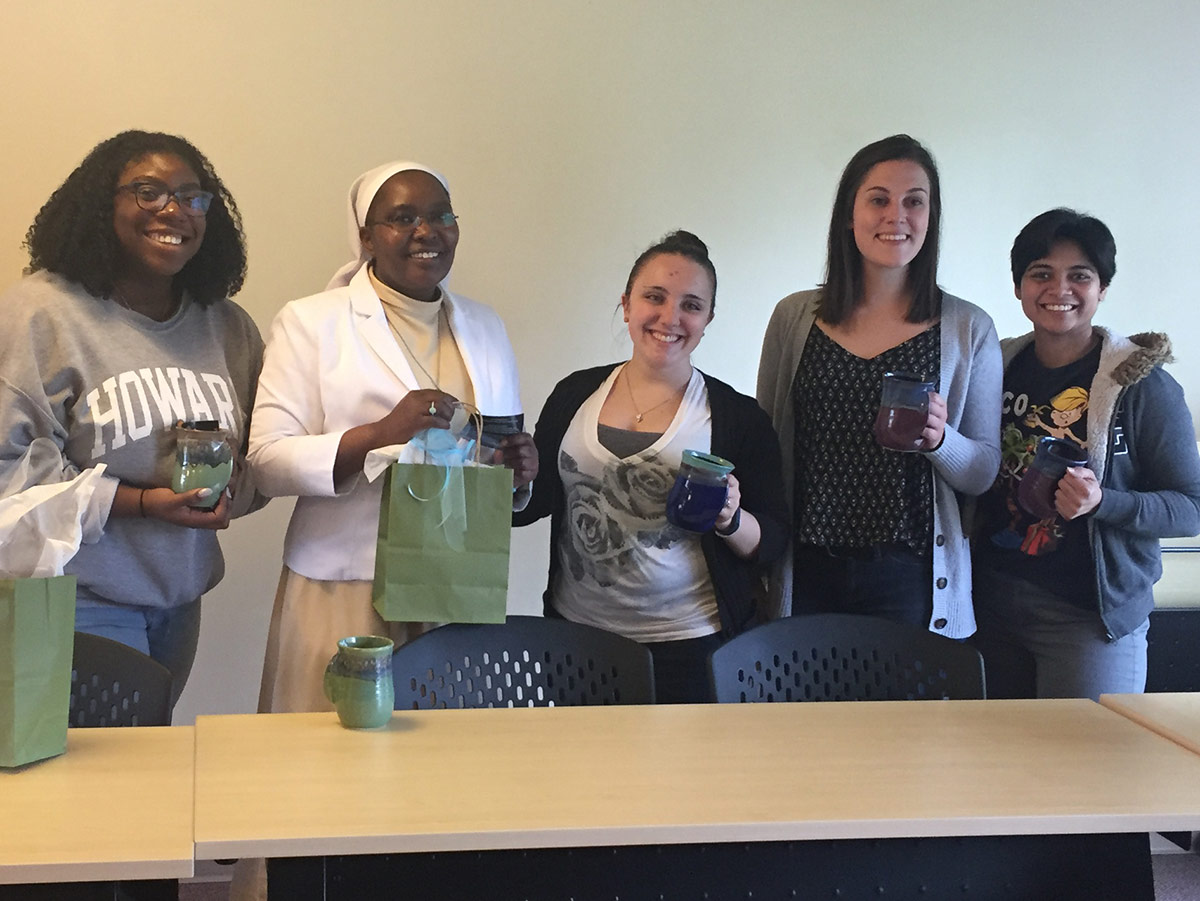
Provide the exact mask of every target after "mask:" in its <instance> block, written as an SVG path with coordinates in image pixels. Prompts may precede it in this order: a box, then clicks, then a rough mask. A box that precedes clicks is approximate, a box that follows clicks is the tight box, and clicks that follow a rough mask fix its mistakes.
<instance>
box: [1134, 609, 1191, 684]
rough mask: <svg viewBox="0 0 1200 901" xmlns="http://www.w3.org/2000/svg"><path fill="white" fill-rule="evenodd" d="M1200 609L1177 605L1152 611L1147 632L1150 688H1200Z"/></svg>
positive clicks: (1147, 680) (1147, 665)
mask: <svg viewBox="0 0 1200 901" xmlns="http://www.w3.org/2000/svg"><path fill="white" fill-rule="evenodd" d="M1197 642H1200V610H1198V609H1195V608H1173V607H1168V608H1165V609H1159V610H1155V611H1154V612H1153V613H1151V614H1150V631H1149V632H1148V633H1147V634H1146V644H1147V648H1146V691H1200V656H1197V654H1196V647H1197Z"/></svg>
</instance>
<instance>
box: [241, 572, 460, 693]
mask: <svg viewBox="0 0 1200 901" xmlns="http://www.w3.org/2000/svg"><path fill="white" fill-rule="evenodd" d="M436 625H437V624H436V623H389V622H385V621H384V620H383V618H382V617H380V615H379V614H378V613H377V612H376V611H375V608H374V607H373V606H372V605H371V582H370V580H367V579H364V580H356V581H351V582H324V581H318V580H316V579H309V578H307V577H305V576H302V575H300V574H298V573H295V572H292V571H291V570H290V569H288V568H287V567H286V566H285V567H284V568H283V573H282V575H280V577H279V590H278V591H276V592H275V607H274V609H273V610H272V612H271V627H270V630H269V631H268V633H267V653H266V658H265V660H264V661H263V675H262V687H261V689H260V690H259V694H258V712H259V713H314V712H319V711H329V710H333V704H331V703H330V702H329V700H328V699H327V698H326V697H325V691H324V689H323V687H322V685H323V682H324V677H325V667H326V666H327V665H328V663H329V658H331V657H332V656H333V655H334V654H335V653H336V652H337V643H338V641H339V640H340V639H343V638H345V637H347V636H349V635H386V636H387V637H388V638H390V639H392V641H394V642H395V643H396V645H397V647H398V646H400V645H402V644H404V643H405V642H407V641H411V640H412V639H414V638H416V637H417V636H418V635H423V634H424V633H426V632H428V631H429V630H430V629H432V628H434V627H435V626H436Z"/></svg>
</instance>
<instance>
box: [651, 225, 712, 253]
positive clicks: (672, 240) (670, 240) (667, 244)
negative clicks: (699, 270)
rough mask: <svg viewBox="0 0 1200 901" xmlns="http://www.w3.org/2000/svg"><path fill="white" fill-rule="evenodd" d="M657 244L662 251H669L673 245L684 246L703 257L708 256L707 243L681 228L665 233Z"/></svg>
mask: <svg viewBox="0 0 1200 901" xmlns="http://www.w3.org/2000/svg"><path fill="white" fill-rule="evenodd" d="M659 246H660V247H661V248H662V250H663V251H664V252H669V251H670V250H671V248H673V247H686V248H688V249H689V250H691V251H692V252H693V253H698V254H700V255H701V256H703V257H704V258H705V259H707V258H708V245H707V244H705V243H704V242H703V241H701V240H700V239H699V238H697V237H696V236H695V235H694V234H692V233H691V232H689V231H684V230H683V229H682V228H680V229H677V230H675V231H673V232H671V233H670V234H669V235H666V236H665V237H664V238H663V239H662V244H661V245H659Z"/></svg>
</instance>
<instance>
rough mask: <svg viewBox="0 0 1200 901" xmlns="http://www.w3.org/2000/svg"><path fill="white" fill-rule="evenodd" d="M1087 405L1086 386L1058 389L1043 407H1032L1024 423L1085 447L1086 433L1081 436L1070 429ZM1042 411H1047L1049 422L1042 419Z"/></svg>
mask: <svg viewBox="0 0 1200 901" xmlns="http://www.w3.org/2000/svg"><path fill="white" fill-rule="evenodd" d="M1087 407H1088V392H1087V389H1086V388H1080V387H1078V386H1074V387H1071V388H1068V389H1067V390H1065V391H1060V392H1059V393H1058V394H1056V395H1055V396H1054V397H1052V398H1050V403H1049V404H1047V405H1046V406H1043V407H1034V408H1033V409H1032V410H1031V411H1030V413H1029V415H1028V416H1026V417H1025V425H1027V426H1029V427H1030V428H1041V429H1042V431H1044V432H1045V433H1046V434H1047V435H1050V436H1051V437H1054V438H1063V439H1066V440H1067V441H1074V442H1075V443H1076V444H1078V445H1079V446H1080V447H1082V448H1084V449H1085V450H1086V449H1087V435H1084V436H1083V437H1082V438H1081V437H1079V436H1078V435H1076V434H1075V433H1074V432H1072V431H1071V426H1073V425H1074V424H1075V423H1077V422H1079V420H1080V419H1082V418H1083V414H1084V412H1085V411H1086V410H1087ZM1043 413H1049V415H1050V424H1047V423H1046V421H1045V420H1043V419H1042V414H1043Z"/></svg>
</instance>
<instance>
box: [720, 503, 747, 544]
mask: <svg viewBox="0 0 1200 901" xmlns="http://www.w3.org/2000/svg"><path fill="white" fill-rule="evenodd" d="M741 525H742V508H741V507H738V508H737V509H736V510H734V511H733V518H732V519H730V520H729V525H727V526H726V527H725V528H724V529H723V530H722V529H717V528H714V529H713V531H714V532H716V533H717V534H718V535H720V536H721V537H722V538H728V537H729V536H730V535H732V534H733V533H734V532H736V531H737V530H738V529H739V528H740V527H741Z"/></svg>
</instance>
